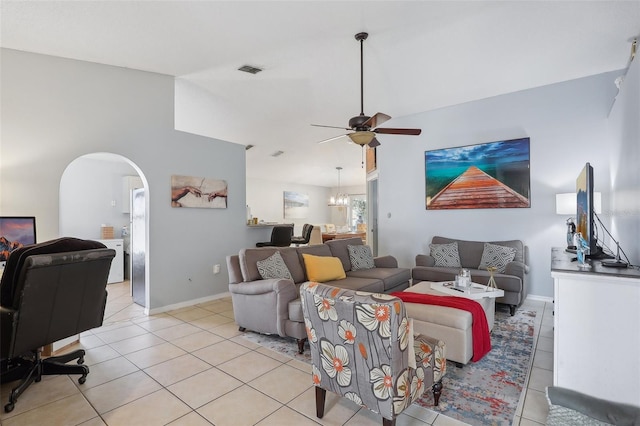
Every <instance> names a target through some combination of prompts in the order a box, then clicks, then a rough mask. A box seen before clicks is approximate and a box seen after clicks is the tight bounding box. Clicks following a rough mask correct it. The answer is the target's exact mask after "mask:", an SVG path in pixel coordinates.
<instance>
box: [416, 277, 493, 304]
mask: <svg viewBox="0 0 640 426" xmlns="http://www.w3.org/2000/svg"><path fill="white" fill-rule="evenodd" d="M424 282H426V281H424ZM418 284H421V283H418ZM416 285H417V284H416ZM431 288H432V289H433V290H436V291H439V292H441V293H446V294H448V295H450V296H458V297H465V298H467V299H471V300H478V299H484V298H485V297H488V298H490V299H495V298H497V297H502V296H504V290H501V289H499V288H491V287H487V286H484V285H482V284H478V283H471V286H470V287H467V288H466V289H464V290H463V289H459V288H457V287H456V286H455V283H454V282H453V281H440V282H432V283H431Z"/></svg>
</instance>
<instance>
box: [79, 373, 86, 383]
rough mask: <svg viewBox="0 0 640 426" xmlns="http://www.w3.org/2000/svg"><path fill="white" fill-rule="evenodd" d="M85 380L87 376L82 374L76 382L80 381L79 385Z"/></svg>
mask: <svg viewBox="0 0 640 426" xmlns="http://www.w3.org/2000/svg"><path fill="white" fill-rule="evenodd" d="M86 381H87V376H86V375H83V376H82V377H80V378H79V379H78V383H80V384H81V385H83V384H84V382H86Z"/></svg>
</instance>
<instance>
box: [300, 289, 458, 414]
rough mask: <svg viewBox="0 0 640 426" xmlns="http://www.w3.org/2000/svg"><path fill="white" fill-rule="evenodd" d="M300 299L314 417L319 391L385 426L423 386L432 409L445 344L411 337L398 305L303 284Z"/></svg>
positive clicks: (385, 298) (319, 408) (320, 406)
mask: <svg viewBox="0 0 640 426" xmlns="http://www.w3.org/2000/svg"><path fill="white" fill-rule="evenodd" d="M300 295H301V301H302V310H303V314H304V320H305V326H306V329H307V336H308V339H309V344H310V347H311V357H312V363H313V365H312V378H313V383H314V385H315V386H316V414H317V416H318V418H322V416H323V415H324V400H325V395H326V391H327V390H330V391H331V392H334V393H337V394H338V395H342V396H344V397H346V398H348V399H350V400H352V401H354V402H355V403H356V404H359V405H361V406H364V407H366V408H368V409H369V410H371V411H373V412H375V413H378V414H380V415H382V417H383V425H385V426H386V425H389V426H391V425H394V424H395V418H396V417H397V416H398V415H399V414H400V413H401V412H402V411H403V410H404V409H405V408H407V407H408V406H409V405H410V404H411V403H412V402H413V401H415V400H416V399H417V398H419V397H420V396H421V395H422V394H423V393H424V391H425V390H426V388H427V387H429V386H431V388H432V390H433V396H434V404H435V405H438V400H439V398H440V392H441V390H442V377H443V376H444V374H445V372H446V359H445V345H444V343H443V342H442V341H439V340H437V339H433V338H429V337H426V336H423V335H418V336H413V334H412V327H411V323H410V321H409V319H408V318H407V315H406V312H405V308H404V304H403V303H402V301H401V300H400V299H398V298H396V297H393V296H389V295H387V294H373V293H365V292H357V291H352V290H345V289H341V288H337V287H331V286H327V285H323V284H318V283H315V282H306V283H304V284H303V285H302V286H301V288H300Z"/></svg>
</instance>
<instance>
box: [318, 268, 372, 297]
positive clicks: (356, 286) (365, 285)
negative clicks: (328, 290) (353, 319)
mask: <svg viewBox="0 0 640 426" xmlns="http://www.w3.org/2000/svg"><path fill="white" fill-rule="evenodd" d="M358 272H360V271H358ZM324 284H326V285H330V286H335V287H340V288H346V289H347V290H357V291H368V292H371V293H384V283H383V282H382V280H381V279H380V278H377V277H376V278H366V277H364V278H363V277H353V276H349V275H347V278H345V279H343V280H338V281H329V282H326V283H324Z"/></svg>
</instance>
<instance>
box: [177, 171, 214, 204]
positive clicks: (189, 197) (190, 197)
mask: <svg viewBox="0 0 640 426" xmlns="http://www.w3.org/2000/svg"><path fill="white" fill-rule="evenodd" d="M171 207H196V208H206V209H226V208H227V182H226V181H224V180H220V179H209V178H203V177H196V176H180V175H173V176H171Z"/></svg>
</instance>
